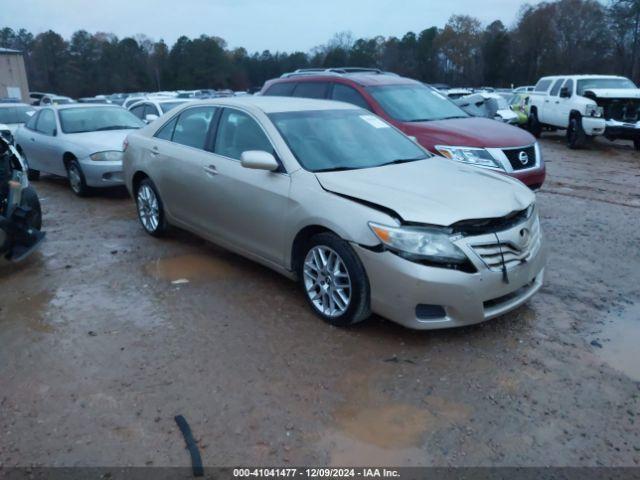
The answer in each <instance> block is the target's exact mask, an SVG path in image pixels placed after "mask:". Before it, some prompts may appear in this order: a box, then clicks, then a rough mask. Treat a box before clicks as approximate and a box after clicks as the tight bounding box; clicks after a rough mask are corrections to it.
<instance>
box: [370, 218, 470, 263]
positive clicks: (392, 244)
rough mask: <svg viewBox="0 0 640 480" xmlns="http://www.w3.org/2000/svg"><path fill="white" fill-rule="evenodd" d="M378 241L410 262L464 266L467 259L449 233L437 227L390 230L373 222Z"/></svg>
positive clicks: (391, 228) (395, 228)
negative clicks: (418, 261)
mask: <svg viewBox="0 0 640 480" xmlns="http://www.w3.org/2000/svg"><path fill="white" fill-rule="evenodd" d="M369 227H370V228H371V230H373V233H375V235H376V237H378V238H379V239H380V241H381V242H382V243H383V244H384V245H385V246H386V247H388V248H389V249H391V250H393V251H395V252H397V253H398V254H399V255H401V256H403V257H405V258H407V259H408V260H428V261H431V262H435V263H443V264H446V263H454V264H462V263H465V262H466V261H467V256H466V255H465V254H464V253H463V252H462V250H460V249H459V248H458V247H457V246H456V245H454V244H453V241H452V239H453V238H454V237H453V236H452V235H451V232H450V230H449V229H446V228H435V227H388V226H386V225H380V224H378V223H373V222H369Z"/></svg>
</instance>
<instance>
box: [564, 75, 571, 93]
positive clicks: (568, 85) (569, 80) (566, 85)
mask: <svg viewBox="0 0 640 480" xmlns="http://www.w3.org/2000/svg"><path fill="white" fill-rule="evenodd" d="M563 87H565V88H566V89H567V90H569V93H570V94H571V95H573V80H571V79H570V78H569V79H567V81H566V82H564V85H563Z"/></svg>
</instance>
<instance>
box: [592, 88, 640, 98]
mask: <svg viewBox="0 0 640 480" xmlns="http://www.w3.org/2000/svg"><path fill="white" fill-rule="evenodd" d="M589 92H590V93H592V94H593V95H594V96H596V97H598V98H640V88H590V89H588V90H587V91H585V93H589Z"/></svg>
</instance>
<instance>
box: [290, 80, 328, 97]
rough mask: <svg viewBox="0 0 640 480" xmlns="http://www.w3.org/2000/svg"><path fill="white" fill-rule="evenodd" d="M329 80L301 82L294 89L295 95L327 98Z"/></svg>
mask: <svg viewBox="0 0 640 480" xmlns="http://www.w3.org/2000/svg"><path fill="white" fill-rule="evenodd" d="M328 86H329V84H328V83H327V82H300V83H298V85H297V86H296V89H295V90H294V91H293V96H294V97H304V98H325V95H326V92H327V87H328Z"/></svg>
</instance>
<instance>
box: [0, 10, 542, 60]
mask: <svg viewBox="0 0 640 480" xmlns="http://www.w3.org/2000/svg"><path fill="white" fill-rule="evenodd" d="M540 1H541V0H528V1H527V2H526V3H534V4H535V3H539V2H540ZM523 3H525V1H524V0H523V1H521V0H448V1H443V0H182V1H180V0H171V1H168V0H0V28H2V27H4V26H8V27H11V28H13V29H18V28H26V29H27V30H29V31H31V32H33V33H36V34H37V33H40V32H43V31H46V30H49V29H51V30H54V31H56V32H58V33H60V34H61V35H62V36H63V37H65V38H67V39H68V38H69V37H70V36H71V34H72V33H73V32H74V31H76V30H81V29H84V30H87V31H89V32H92V33H94V32H97V31H102V32H111V33H115V34H116V35H117V36H118V37H125V36H131V35H136V34H145V35H147V36H148V37H150V38H152V39H153V40H159V39H161V38H162V39H164V40H165V42H167V43H168V44H169V45H172V44H173V43H174V42H175V40H176V39H177V38H178V37H180V36H181V35H186V36H188V37H197V36H199V35H201V34H203V33H204V34H207V35H214V36H218V37H222V38H223V39H225V40H226V41H227V45H228V46H229V47H230V48H236V47H244V48H246V49H247V50H248V51H249V52H254V51H262V50H267V49H268V50H271V51H287V52H291V51H298V50H299V51H308V50H310V49H311V48H313V47H315V46H317V45H321V44H324V43H326V42H327V41H328V40H329V39H330V38H331V37H332V36H333V35H334V34H335V33H337V32H343V31H349V32H351V33H352V34H353V36H354V38H360V37H373V36H376V35H383V36H385V37H386V36H392V35H395V36H398V37H401V36H402V35H404V34H405V33H406V32H408V31H414V32H416V33H418V32H420V31H422V30H424V29H425V28H428V27H430V26H434V25H435V26H438V27H442V26H444V24H445V23H446V22H447V19H448V18H449V17H450V16H451V15H452V14H460V13H464V14H468V15H472V16H474V17H476V18H478V19H479V20H480V21H481V22H483V24H487V23H490V22H492V21H493V20H496V19H500V20H502V21H503V22H504V23H505V24H506V25H507V26H508V25H511V24H513V22H514V21H515V19H516V16H517V13H518V11H519V9H520V6H521V5H522V4H523Z"/></svg>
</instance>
